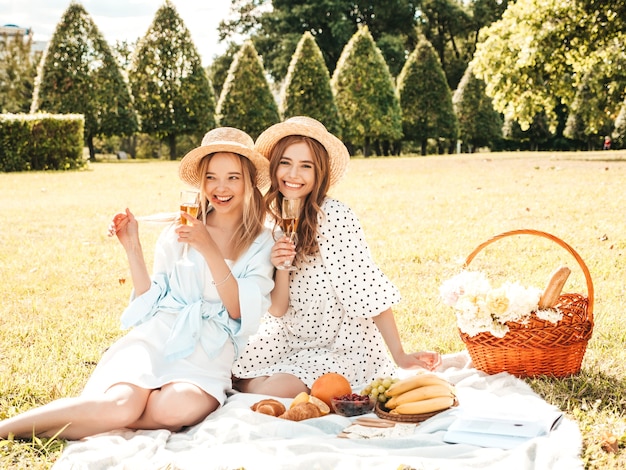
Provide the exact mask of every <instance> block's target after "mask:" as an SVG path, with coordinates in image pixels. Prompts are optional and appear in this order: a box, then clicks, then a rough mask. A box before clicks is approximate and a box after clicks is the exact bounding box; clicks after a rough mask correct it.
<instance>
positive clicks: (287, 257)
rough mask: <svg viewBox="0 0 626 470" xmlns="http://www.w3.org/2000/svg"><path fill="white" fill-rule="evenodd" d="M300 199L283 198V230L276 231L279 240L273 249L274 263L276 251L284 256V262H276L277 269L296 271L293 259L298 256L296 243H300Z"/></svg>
mask: <svg viewBox="0 0 626 470" xmlns="http://www.w3.org/2000/svg"><path fill="white" fill-rule="evenodd" d="M300 203H301V201H300V199H287V198H284V199H283V203H282V208H281V209H282V210H281V214H282V218H281V224H280V225H281V228H282V234H281V232H276V236H277V241H276V244H275V245H274V249H273V250H272V257H273V259H272V262H273V263H274V253H275V251H276V252H277V255H278V256H280V257H281V258H282V260H283V261H282V263H281V262H278V263H274V266H276V269H280V270H285V271H295V270H296V267H295V266H294V265H293V260H294V258H295V256H296V244H297V243H298V234H297V231H298V221H299V220H300Z"/></svg>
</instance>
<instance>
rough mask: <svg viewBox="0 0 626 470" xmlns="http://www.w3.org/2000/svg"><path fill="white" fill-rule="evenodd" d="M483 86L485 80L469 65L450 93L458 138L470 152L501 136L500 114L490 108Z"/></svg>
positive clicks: (491, 143) (489, 143) (501, 122)
mask: <svg viewBox="0 0 626 470" xmlns="http://www.w3.org/2000/svg"><path fill="white" fill-rule="evenodd" d="M485 88H486V87H485V82H484V81H483V80H481V79H480V78H476V77H475V76H474V74H473V73H472V66H471V65H470V66H469V67H467V69H466V70H465V73H464V74H463V78H461V81H460V83H459V86H458V87H457V89H456V91H455V92H454V94H453V95H452V105H453V106H454V112H455V113H456V117H457V119H458V121H459V138H460V139H461V140H462V141H463V146H464V147H465V148H466V149H467V150H468V151H469V152H470V153H471V152H473V151H475V150H476V149H477V148H478V147H485V146H492V145H493V144H494V143H495V142H497V141H498V140H500V139H502V124H503V120H502V116H500V114H499V113H498V112H497V111H496V110H495V109H493V103H492V101H491V98H489V97H488V96H487V94H486V93H485Z"/></svg>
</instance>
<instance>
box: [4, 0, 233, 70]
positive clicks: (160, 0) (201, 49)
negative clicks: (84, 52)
mask: <svg viewBox="0 0 626 470" xmlns="http://www.w3.org/2000/svg"><path fill="white" fill-rule="evenodd" d="M70 2H71V0H0V25H5V24H15V25H17V26H21V27H24V28H32V30H33V33H34V36H33V39H34V40H35V41H48V40H50V38H51V37H52V34H53V33H54V30H55V28H56V25H57V23H58V22H59V20H60V19H61V16H62V15H63V13H64V12H65V10H66V9H67V7H68V6H69V5H70ZM80 3H81V4H82V5H83V7H84V8H85V10H86V11H87V13H89V15H90V16H91V19H92V20H93V21H94V23H95V24H96V26H98V29H99V30H100V32H101V33H102V35H103V36H104V38H105V39H106V40H107V41H108V42H109V43H111V44H113V43H115V42H116V41H118V40H120V41H121V40H127V41H135V40H136V39H138V38H139V37H142V36H143V35H144V34H145V33H146V31H147V30H148V27H149V26H150V24H151V23H152V20H153V19H154V14H155V13H156V11H157V10H158V9H159V8H160V7H161V6H162V5H163V4H164V0H82V1H81V2H80ZM172 3H173V5H174V7H175V8H176V11H178V15H179V16H180V17H181V18H182V20H183V22H184V23H185V26H187V29H188V30H189V32H190V34H191V38H192V40H193V42H194V44H195V46H196V48H197V49H198V53H199V54H200V57H201V59H202V63H203V65H205V66H206V65H209V64H210V63H211V62H212V61H213V58H214V56H216V55H219V54H221V53H223V52H224V51H225V50H226V45H225V44H220V43H219V42H218V33H217V27H218V25H219V22H220V20H222V19H225V18H227V17H228V13H229V10H230V5H231V1H230V0H172Z"/></svg>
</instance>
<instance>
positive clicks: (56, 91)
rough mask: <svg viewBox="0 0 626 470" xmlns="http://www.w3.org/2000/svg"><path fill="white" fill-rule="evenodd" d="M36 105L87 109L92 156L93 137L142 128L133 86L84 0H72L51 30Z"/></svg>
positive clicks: (59, 110) (43, 108)
mask: <svg viewBox="0 0 626 470" xmlns="http://www.w3.org/2000/svg"><path fill="white" fill-rule="evenodd" d="M31 110H32V111H45V112H50V113H63V114H71V113H76V114H83V115H84V116H85V142H86V144H87V147H88V148H89V157H90V159H92V160H94V159H95V149H94V144H93V138H94V137H96V136H111V135H128V134H131V133H133V132H135V131H136V130H137V118H136V115H135V113H134V111H133V103H132V99H131V96H130V92H129V90H128V85H127V84H126V82H124V79H123V77H122V74H121V72H120V70H119V67H118V65H117V62H116V61H115V58H114V56H113V54H112V52H111V49H110V48H109V45H108V44H107V42H106V41H105V39H104V37H103V36H102V34H101V33H100V31H99V30H98V28H97V27H96V25H95V24H94V22H93V20H92V19H91V17H90V16H89V14H88V13H87V12H86V11H85V9H84V8H83V6H82V5H80V4H79V3H75V2H72V3H70V6H69V7H68V8H67V10H66V11H65V13H63V16H62V17H61V20H60V21H59V23H58V24H57V27H56V29H55V31H54V34H53V35H52V39H51V40H50V44H49V45H48V49H47V51H46V53H45V57H44V59H43V65H42V67H41V69H40V71H39V74H38V76H37V84H36V87H35V93H34V98H33V105H32V108H31Z"/></svg>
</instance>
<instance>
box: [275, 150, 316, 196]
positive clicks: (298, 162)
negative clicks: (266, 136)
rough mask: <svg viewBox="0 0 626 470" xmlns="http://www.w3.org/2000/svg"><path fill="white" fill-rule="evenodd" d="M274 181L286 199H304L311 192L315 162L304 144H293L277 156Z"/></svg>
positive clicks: (313, 183) (313, 182)
mask: <svg viewBox="0 0 626 470" xmlns="http://www.w3.org/2000/svg"><path fill="white" fill-rule="evenodd" d="M276 180H277V183H278V190H279V191H280V192H281V193H282V194H283V196H285V197H286V198H290V199H296V198H304V197H305V196H306V195H308V194H309V193H310V192H311V191H312V190H313V188H314V185H315V162H314V159H313V155H312V153H311V149H310V147H309V145H308V144H307V143H306V142H304V141H299V142H294V143H292V144H290V145H289V146H287V147H286V148H285V150H284V151H283V152H282V155H280V156H279V161H278V166H277V167H276Z"/></svg>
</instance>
